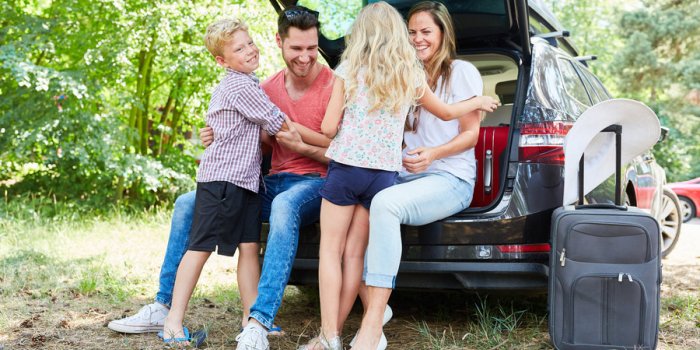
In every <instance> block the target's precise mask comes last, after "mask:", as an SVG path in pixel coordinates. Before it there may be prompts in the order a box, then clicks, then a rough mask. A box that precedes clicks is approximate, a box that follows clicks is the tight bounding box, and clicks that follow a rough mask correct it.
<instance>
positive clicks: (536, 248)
mask: <svg viewBox="0 0 700 350" xmlns="http://www.w3.org/2000/svg"><path fill="white" fill-rule="evenodd" d="M496 249H498V251H499V252H501V253H549V251H550V250H551V249H552V248H551V246H550V245H549V244H548V243H542V244H510V245H497V246H496Z"/></svg>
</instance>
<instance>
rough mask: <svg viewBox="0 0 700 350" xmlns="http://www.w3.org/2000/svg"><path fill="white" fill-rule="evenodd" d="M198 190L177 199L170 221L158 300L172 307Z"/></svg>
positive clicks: (188, 242) (188, 240) (188, 243)
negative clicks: (176, 277) (176, 280)
mask: <svg viewBox="0 0 700 350" xmlns="http://www.w3.org/2000/svg"><path fill="white" fill-rule="evenodd" d="M195 193H196V191H192V192H187V193H185V194H183V195H180V197H177V199H176V200H175V208H174V209H173V218H172V221H171V223H170V237H169V238H168V248H167V249H166V250H165V259H164V260H163V266H161V268H160V278H159V280H158V281H159V283H160V286H159V287H158V294H156V301H157V302H159V303H161V304H163V305H167V306H168V307H170V303H171V302H172V300H173V287H175V274H176V273H177V268H178V266H180V260H182V256H183V255H185V252H186V251H187V247H188V246H189V245H190V228H191V227H192V217H193V216H194V197H195Z"/></svg>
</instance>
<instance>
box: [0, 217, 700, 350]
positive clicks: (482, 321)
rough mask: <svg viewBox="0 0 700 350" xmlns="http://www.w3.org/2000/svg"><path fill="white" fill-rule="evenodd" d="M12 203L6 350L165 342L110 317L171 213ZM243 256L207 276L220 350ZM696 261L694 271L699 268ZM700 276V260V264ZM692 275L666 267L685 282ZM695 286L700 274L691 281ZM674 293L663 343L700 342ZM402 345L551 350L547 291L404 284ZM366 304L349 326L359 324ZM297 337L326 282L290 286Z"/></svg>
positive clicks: (2, 254) (672, 281)
mask: <svg viewBox="0 0 700 350" xmlns="http://www.w3.org/2000/svg"><path fill="white" fill-rule="evenodd" d="M4 204H5V206H4V207H2V205H3V204H2V203H0V349H2V348H3V347H4V348H5V349H21V348H30V347H31V348H33V347H37V348H41V347H43V348H50V349H58V350H63V349H76V348H80V349H112V348H120V349H160V348H162V344H161V343H160V342H159V341H158V339H157V338H156V337H155V336H154V335H152V334H146V335H121V334H117V333H114V332H111V331H109V330H108V329H107V328H106V324H107V323H108V322H109V321H110V320H112V319H116V318H121V317H124V316H128V315H131V314H133V313H134V312H136V311H137V310H138V308H140V307H141V306H142V305H144V304H146V303H149V302H150V301H151V300H152V298H153V296H154V295H155V293H156V291H157V287H158V285H157V278H158V273H159V270H160V264H161V263H162V259H163V253H164V251H165V247H166V243H167V234H168V228H169V221H170V211H169V210H155V211H152V212H128V213H127V212H122V211H113V212H112V213H111V214H109V215H104V214H95V213H92V214H91V213H89V212H81V214H80V215H76V214H75V213H74V212H73V211H72V209H71V208H69V207H64V206H61V205H59V204H55V203H48V205H52V206H54V207H53V208H51V213H53V214H54V215H52V216H46V215H45V214H46V211H44V210H43V209H42V208H31V209H32V210H28V208H22V207H12V208H9V206H8V205H7V203H4ZM234 261H235V260H233V259H231V258H227V257H220V256H213V257H212V258H211V259H210V261H209V263H208V264H207V266H205V270H204V271H203V273H202V277H201V279H200V283H199V285H198V286H197V289H196V291H195V294H194V297H193V300H192V302H191V304H190V309H189V311H188V314H187V317H186V323H187V325H188V326H190V328H195V329H201V328H205V329H207V330H208V333H209V337H208V340H207V343H206V347H207V348H208V349H231V348H235V336H236V334H237V333H238V327H239V324H240V323H239V322H240V317H241V315H242V311H241V307H240V302H239V296H238V290H237V288H236V284H235V280H236V279H235V273H236V267H235V264H234ZM692 271H693V270H691V273H692ZM695 273H697V268H695ZM686 277H687V273H683V274H680V273H679V274H678V275H673V274H670V275H669V276H665V277H664V278H665V280H664V281H665V284H668V285H671V286H683V285H684V284H682V283H681V282H683V281H687V278H686ZM686 285H689V286H692V285H693V283H690V284H686ZM693 288H694V287H686V288H685V289H684V288H679V287H676V288H671V289H669V290H665V291H664V293H665V294H664V298H663V300H662V305H661V312H662V318H661V325H660V334H659V338H660V342H659V348H660V349H688V348H698V347H700V295H698V292H697V288H695V289H693ZM391 304H392V307H393V308H394V314H395V317H394V320H392V322H390V323H389V324H388V325H387V326H386V327H385V333H386V334H387V337H388V339H389V347H390V348H402V349H448V350H449V349H551V345H550V343H549V336H548V334H547V312H546V309H547V304H546V297H545V296H542V295H540V296H511V295H507V296H503V295H501V296H496V295H490V296H473V295H466V294H462V293H420V292H404V291H397V292H395V293H394V295H393V296H392V300H391ZM360 316H361V307H360V306H359V305H356V308H355V310H354V311H353V313H352V314H351V317H350V318H349V319H348V321H347V323H346V326H345V329H346V333H345V334H344V343H345V344H347V343H348V342H349V341H350V338H352V336H353V334H354V333H355V331H356V330H357V328H358V327H359V322H360ZM276 321H277V323H278V324H280V325H281V326H282V327H283V328H284V329H285V331H286V332H287V336H285V337H278V338H271V348H272V349H296V347H297V346H299V345H300V344H304V343H305V342H306V341H308V340H309V339H310V338H311V337H313V336H314V335H315V334H316V332H317V330H318V328H319V327H320V318H319V309H318V295H317V291H316V290H315V288H309V287H305V288H296V287H290V288H287V290H286V292H285V299H284V303H283V305H282V308H281V310H280V313H279V316H278V318H277V320H276Z"/></svg>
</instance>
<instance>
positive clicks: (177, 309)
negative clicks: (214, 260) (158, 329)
mask: <svg viewBox="0 0 700 350" xmlns="http://www.w3.org/2000/svg"><path fill="white" fill-rule="evenodd" d="M210 255H211V252H198V251H194V250H188V251H187V252H186V253H185V255H184V256H183V257H182V261H181V262H180V267H179V268H178V269H177V274H176V275H175V276H176V277H175V287H174V288H173V303H172V306H171V307H170V312H169V313H168V317H167V318H166V319H165V325H164V326H163V338H181V337H184V335H185V334H184V332H183V330H182V322H183V320H184V318H185V311H186V310H187V304H188V303H189V301H190V297H191V296H192V291H194V287H195V286H196V285H197V280H199V275H200V274H201V273H202V267H204V263H205V262H207V259H209V256H210ZM178 345H187V343H182V344H178Z"/></svg>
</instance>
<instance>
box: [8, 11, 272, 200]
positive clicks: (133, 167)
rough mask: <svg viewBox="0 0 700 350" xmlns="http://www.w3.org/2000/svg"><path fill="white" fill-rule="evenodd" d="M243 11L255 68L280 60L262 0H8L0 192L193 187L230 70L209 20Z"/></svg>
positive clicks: (147, 191)
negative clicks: (256, 49) (212, 103)
mask: <svg viewBox="0 0 700 350" xmlns="http://www.w3.org/2000/svg"><path fill="white" fill-rule="evenodd" d="M223 15H228V16H231V15H241V17H242V18H243V19H244V20H246V21H247V22H248V24H249V26H250V28H251V29H250V31H251V34H252V36H253V37H254V38H255V39H256V41H257V42H258V43H259V44H260V45H259V46H260V47H261V51H262V55H263V58H262V59H261V61H262V63H261V67H260V69H259V70H258V73H259V75H261V76H263V77H264V76H266V75H269V74H270V73H272V72H273V71H275V70H276V69H277V68H278V67H280V66H281V64H280V59H279V54H278V50H277V49H276V47H275V44H274V40H273V38H274V34H273V33H274V30H275V28H274V25H271V24H273V23H275V17H276V15H275V14H274V11H273V10H272V7H271V6H270V5H269V3H268V2H267V1H265V0H255V1H245V2H243V1H234V2H233V3H222V2H218V1H217V2H214V1H208V2H196V3H193V2H191V1H185V0H177V1H164V0H158V1H143V0H122V1H103V0H102V1H85V0H59V1H48V2H47V1H38V0H37V1H32V0H10V1H8V2H3V3H2V4H1V5H0V18H2V19H0V23H1V24H2V25H0V62H1V63H0V94H1V95H2V96H3V98H2V99H0V163H1V164H2V166H1V167H0V190H6V191H8V192H9V198H15V197H16V196H20V197H23V196H24V194H26V193H32V194H33V195H39V196H46V197H50V198H56V199H57V200H59V201H61V200H67V201H76V200H77V201H86V202H90V203H89V204H90V205H100V204H102V205H103V204H105V203H127V204H130V205H136V206H149V205H153V204H156V203H159V202H161V201H163V200H171V199H172V198H173V196H174V195H175V194H176V193H180V192H183V191H186V190H188V189H190V188H192V187H193V180H192V179H193V176H194V174H195V171H196V164H195V162H194V158H193V155H194V154H196V153H198V152H199V151H197V149H196V146H194V145H193V144H192V143H191V142H188V139H189V138H191V137H192V135H193V134H195V136H196V127H198V126H201V125H202V124H203V118H204V116H205V114H206V110H207V107H208V101H209V93H210V90H211V89H212V88H213V86H214V85H215V84H216V83H218V80H219V77H220V75H221V74H222V72H223V71H222V70H221V69H220V68H219V67H218V66H216V64H215V62H214V60H213V58H212V57H211V55H210V54H209V53H208V52H207V50H206V49H205V47H204V45H203V43H202V35H203V33H204V31H205V29H206V26H207V25H208V24H209V23H210V22H212V21H213V20H215V19H216V18H218V17H221V16H223Z"/></svg>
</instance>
